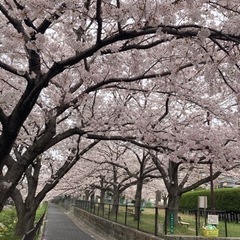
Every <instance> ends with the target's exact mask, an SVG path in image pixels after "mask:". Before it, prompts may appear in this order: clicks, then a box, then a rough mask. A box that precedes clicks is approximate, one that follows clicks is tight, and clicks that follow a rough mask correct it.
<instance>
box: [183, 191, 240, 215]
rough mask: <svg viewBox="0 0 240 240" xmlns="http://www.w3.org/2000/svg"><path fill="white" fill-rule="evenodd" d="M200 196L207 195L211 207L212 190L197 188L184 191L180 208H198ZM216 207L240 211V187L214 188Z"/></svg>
mask: <svg viewBox="0 0 240 240" xmlns="http://www.w3.org/2000/svg"><path fill="white" fill-rule="evenodd" d="M198 196H207V200H208V204H207V206H208V208H210V205H211V204H210V196H211V193H210V190H196V191H191V192H187V193H184V194H183V195H182V197H181V199H180V204H179V208H187V209H196V208H198ZM214 196H215V209H217V210H225V211H240V188H220V189H214Z"/></svg>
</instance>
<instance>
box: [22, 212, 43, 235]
mask: <svg viewBox="0 0 240 240" xmlns="http://www.w3.org/2000/svg"><path fill="white" fill-rule="evenodd" d="M45 214H46V211H45V212H44V214H43V215H42V216H41V218H40V219H39V220H38V222H37V223H36V225H35V226H34V228H33V229H31V230H30V231H29V232H27V233H25V234H24V236H23V238H22V240H34V239H35V237H36V236H37V235H38V233H39V230H40V228H41V226H42V224H43V220H44V217H45Z"/></svg>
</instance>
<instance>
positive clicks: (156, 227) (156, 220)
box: [154, 206, 158, 236]
mask: <svg viewBox="0 0 240 240" xmlns="http://www.w3.org/2000/svg"><path fill="white" fill-rule="evenodd" d="M154 234H155V236H157V235H158V207H157V206H156V207H155V232H154Z"/></svg>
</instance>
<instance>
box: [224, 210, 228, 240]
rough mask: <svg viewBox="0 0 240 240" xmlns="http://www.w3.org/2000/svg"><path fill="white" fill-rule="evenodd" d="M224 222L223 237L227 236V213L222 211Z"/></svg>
mask: <svg viewBox="0 0 240 240" xmlns="http://www.w3.org/2000/svg"><path fill="white" fill-rule="evenodd" d="M224 224H225V237H227V235H228V234H227V213H226V211H225V212H224Z"/></svg>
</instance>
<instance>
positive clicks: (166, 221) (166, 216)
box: [164, 207, 168, 235]
mask: <svg viewBox="0 0 240 240" xmlns="http://www.w3.org/2000/svg"><path fill="white" fill-rule="evenodd" d="M164 221H165V224H164V226H165V228H164V232H165V235H167V227H168V208H167V207H166V208H165V220H164Z"/></svg>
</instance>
